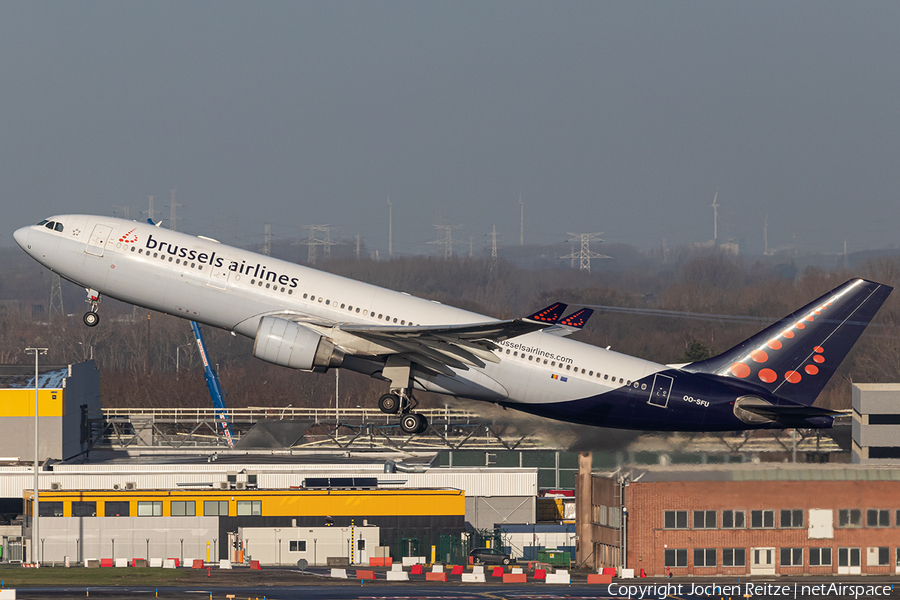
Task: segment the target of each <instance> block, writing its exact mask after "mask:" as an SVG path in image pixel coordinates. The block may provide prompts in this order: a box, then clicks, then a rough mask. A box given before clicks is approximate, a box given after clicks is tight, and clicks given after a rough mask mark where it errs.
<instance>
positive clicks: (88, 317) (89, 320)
mask: <svg viewBox="0 0 900 600" xmlns="http://www.w3.org/2000/svg"><path fill="white" fill-rule="evenodd" d="M83 320H84V324H85V325H87V326H88V327H96V326H97V323H99V322H100V315H98V314H97V313H95V312H86V313H84V318H83Z"/></svg>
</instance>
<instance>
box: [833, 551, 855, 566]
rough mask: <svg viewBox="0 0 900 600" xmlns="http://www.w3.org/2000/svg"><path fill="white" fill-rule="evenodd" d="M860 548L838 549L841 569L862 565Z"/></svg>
mask: <svg viewBox="0 0 900 600" xmlns="http://www.w3.org/2000/svg"><path fill="white" fill-rule="evenodd" d="M859 555H860V552H859V548H838V566H839V567H858V566H859V565H860V559H859Z"/></svg>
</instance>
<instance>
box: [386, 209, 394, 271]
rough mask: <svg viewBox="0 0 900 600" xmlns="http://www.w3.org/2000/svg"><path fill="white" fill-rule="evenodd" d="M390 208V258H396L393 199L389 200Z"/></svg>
mask: <svg viewBox="0 0 900 600" xmlns="http://www.w3.org/2000/svg"><path fill="white" fill-rule="evenodd" d="M387 207H388V258H390V257H392V256H394V209H393V205H392V204H391V197H390V196H388V199H387Z"/></svg>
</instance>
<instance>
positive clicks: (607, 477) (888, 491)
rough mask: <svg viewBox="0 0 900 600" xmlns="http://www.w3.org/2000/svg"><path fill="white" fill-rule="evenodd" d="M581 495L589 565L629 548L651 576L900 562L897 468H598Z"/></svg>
mask: <svg viewBox="0 0 900 600" xmlns="http://www.w3.org/2000/svg"><path fill="white" fill-rule="evenodd" d="M584 487H585V488H586V487H587V486H584ZM578 498H579V502H582V503H583V502H585V501H586V502H588V503H589V504H590V517H589V518H590V524H589V525H586V526H584V527H583V528H579V532H581V536H580V539H579V548H578V560H579V562H580V563H582V564H585V565H590V566H594V567H600V566H617V567H621V566H622V564H621V556H622V554H623V553H624V554H625V556H626V559H627V560H626V561H625V566H626V567H627V568H632V569H635V573H640V570H641V569H643V570H644V572H645V573H646V574H647V575H648V576H654V575H657V576H659V575H665V574H666V573H667V570H669V571H671V573H672V574H673V575H676V576H678V575H701V576H709V575H734V576H740V575H776V574H785V575H799V574H810V575H824V574H836V575H837V574H859V573H862V574H888V573H894V572H900V468H890V467H873V466H861V465H860V466H856V465H833V466H832V465H822V466H816V467H811V466H808V465H794V464H783V465H777V466H775V465H771V464H769V465H766V464H760V465H740V466H729V467H723V466H709V467H697V466H695V467H655V468H649V469H632V470H624V471H619V472H617V473H611V474H609V473H608V474H593V475H592V477H591V484H590V495H589V496H588V497H587V498H585V497H584V496H583V495H582V494H580V493H579V494H578ZM578 514H579V515H581V514H584V513H583V512H582V511H579V513H578ZM622 515H627V516H625V517H624V518H622Z"/></svg>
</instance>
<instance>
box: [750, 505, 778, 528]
mask: <svg viewBox="0 0 900 600" xmlns="http://www.w3.org/2000/svg"><path fill="white" fill-rule="evenodd" d="M750 527H751V528H752V529H771V528H773V527H775V511H774V510H751V511H750Z"/></svg>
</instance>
